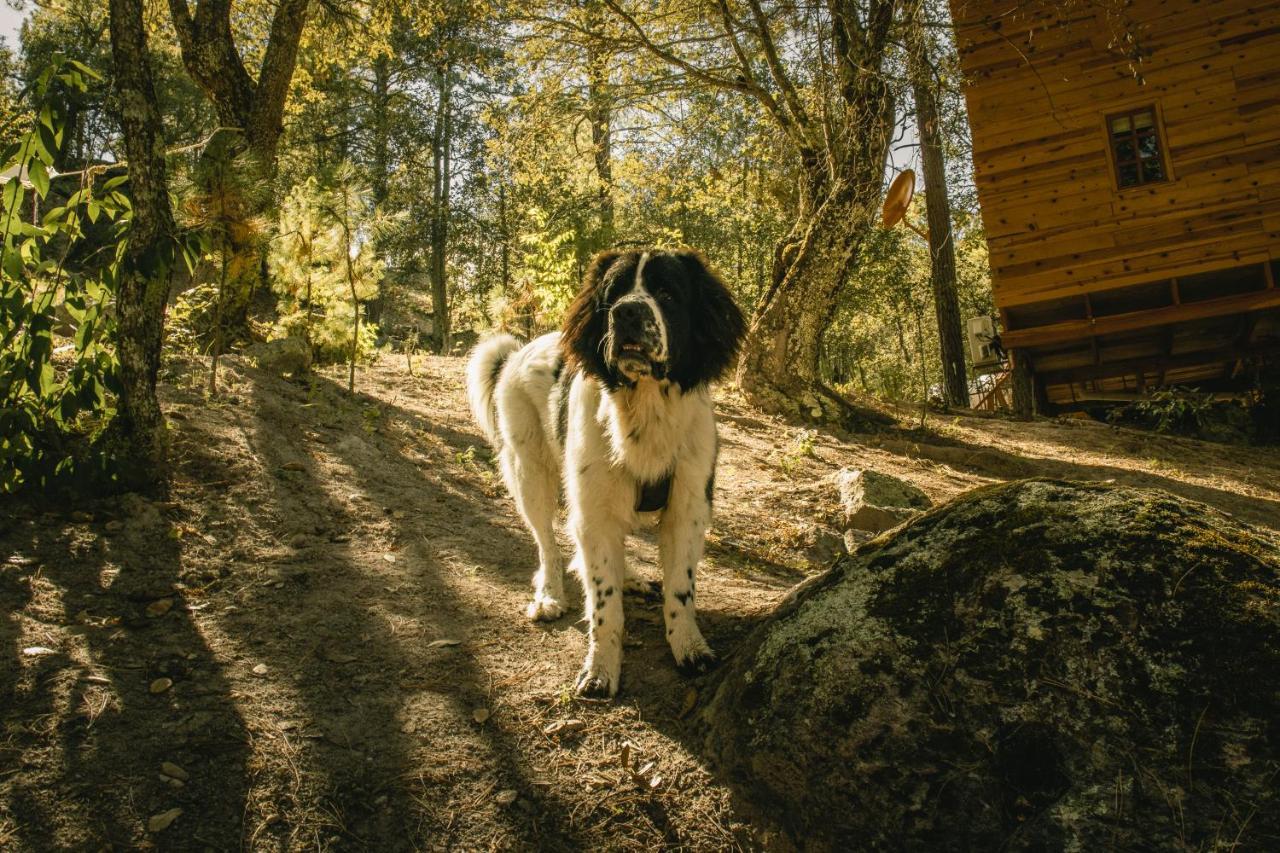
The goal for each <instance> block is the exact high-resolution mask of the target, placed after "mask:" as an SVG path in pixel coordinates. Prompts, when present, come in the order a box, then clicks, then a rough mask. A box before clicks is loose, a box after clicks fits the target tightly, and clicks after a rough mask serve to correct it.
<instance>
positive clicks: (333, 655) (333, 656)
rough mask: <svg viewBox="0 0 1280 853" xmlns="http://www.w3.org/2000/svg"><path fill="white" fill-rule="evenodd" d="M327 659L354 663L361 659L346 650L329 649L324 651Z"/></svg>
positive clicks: (333, 661)
mask: <svg viewBox="0 0 1280 853" xmlns="http://www.w3.org/2000/svg"><path fill="white" fill-rule="evenodd" d="M324 657H325V660H327V661H329V662H330V663H352V662H354V661H356V660H359V658H357V657H356V656H355V655H349V654H346V653H345V652H334V651H327V652H325V653H324Z"/></svg>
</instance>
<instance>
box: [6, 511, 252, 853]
mask: <svg viewBox="0 0 1280 853" xmlns="http://www.w3.org/2000/svg"><path fill="white" fill-rule="evenodd" d="M77 509H78V511H81V512H83V511H84V510H85V509H93V510H94V511H95V520H94V521H93V522H85V521H80V522H71V523H69V522H68V521H67V520H66V518H65V517H62V516H60V515H55V514H51V513H46V514H44V515H36V514H34V513H29V514H27V516H26V518H25V519H23V520H22V521H20V522H19V523H16V524H14V525H12V526H8V527H7V528H6V529H5V530H3V532H0V553H5V554H6V555H12V554H19V555H21V556H22V560H20V561H19V562H17V563H16V564H15V563H14V562H12V561H11V562H10V563H9V564H8V565H7V566H6V570H5V571H4V572H3V574H4V578H5V580H4V582H3V583H0V601H2V602H3V606H4V607H5V609H6V610H7V611H8V612H9V614H10V616H9V618H8V619H5V620H3V621H0V648H3V650H4V653H5V655H6V657H5V660H4V670H3V673H2V674H0V678H3V687H0V695H2V696H3V702H0V709H2V710H0V716H2V719H3V726H4V731H5V732H6V743H5V751H6V752H9V754H10V756H11V757H12V758H13V761H12V762H8V761H6V762H5V766H8V767H13V768H15V771H14V772H12V773H10V774H6V775H5V776H4V777H3V778H0V799H2V800H3V802H4V804H5V805H4V809H5V811H6V812H7V813H8V814H9V816H11V817H12V818H13V819H15V820H16V822H17V835H16V837H15V838H16V841H17V842H18V844H17V846H19V847H26V848H28V849H67V848H77V849H97V848H101V847H118V848H133V847H138V846H140V845H146V844H149V843H151V837H149V833H148V830H147V828H146V824H147V820H148V818H149V817H150V816H152V815H155V814H158V813H161V812H165V811H168V810H170V809H175V808H180V809H182V810H183V814H182V816H180V817H179V818H178V819H177V821H176V822H175V823H174V824H173V826H172V828H170V829H169V830H167V831H166V833H165V834H164V835H158V836H155V837H157V838H158V839H162V840H163V843H164V844H165V846H166V847H168V848H171V849H205V848H207V847H210V846H212V847H215V848H218V849H234V848H236V847H239V846H240V843H241V838H240V814H241V811H242V808H243V804H244V799H245V792H246V790H247V787H248V782H247V779H246V766H245V765H246V756H247V754H248V751H247V749H246V748H245V737H244V725H243V721H242V720H241V718H240V716H239V714H238V712H237V710H236V707H235V703H234V701H233V700H232V698H231V695H230V694H231V691H230V687H229V684H228V682H227V679H226V678H225V675H224V673H223V671H222V669H221V667H220V665H219V663H218V661H217V658H216V657H215V655H214V653H213V651H212V650H211V649H210V648H209V646H208V644H207V643H206V642H205V640H204V637H203V635H202V632H201V629H200V627H199V626H198V625H197V624H196V623H195V621H194V619H193V617H192V612H191V611H190V610H188V608H187V605H188V604H189V603H190V601H189V599H187V598H186V597H185V596H184V594H183V583H182V570H183V562H184V554H183V549H182V547H181V543H180V540H179V538H178V537H177V536H175V535H174V531H175V526H174V524H173V522H172V521H171V520H170V519H169V518H166V517H165V516H164V515H163V514H162V512H161V511H160V510H159V509H158V508H157V504H156V503H155V502H152V501H148V500H146V499H144V498H141V497H139V496H137V495H126V496H124V497H123V498H121V499H112V500H102V501H98V502H96V503H94V504H88V503H82V504H77ZM104 519H107V522H106V523H104ZM107 523H110V524H111V525H112V527H113V528H116V527H118V529H115V530H114V531H111V530H107V529H105V528H106V524H107ZM28 561H29V562H28ZM156 602H167V604H156ZM149 607H150V608H151V609H150V611H148V608H149ZM165 607H168V609H167V610H166V611H165V612H163V613H160V610H162V609H163V608H165ZM19 620H21V621H22V622H23V623H24V625H22V626H20V625H19ZM32 632H34V636H37V637H47V638H48V643H49V644H50V645H51V646H52V647H53V653H38V654H36V655H23V656H22V658H21V660H19V659H18V655H19V654H21V651H20V646H23V645H25V644H26V640H22V639H20V633H23V634H25V636H26V637H27V638H28V639H29V638H31V637H32V636H33V633H32ZM9 649H12V650H13V652H12V654H13V657H12V658H10V657H9ZM160 678H166V679H169V681H170V682H171V686H168V687H166V689H164V690H158V689H157V690H156V691H154V692H153V690H152V688H151V685H152V684H153V682H155V680H156V679H160ZM157 687H159V685H157ZM163 762H170V763H171V764H174V765H177V766H178V767H180V768H182V772H184V773H185V774H186V779H185V780H181V781H180V782H169V781H166V780H165V779H163V778H162V777H161V766H162V763H163Z"/></svg>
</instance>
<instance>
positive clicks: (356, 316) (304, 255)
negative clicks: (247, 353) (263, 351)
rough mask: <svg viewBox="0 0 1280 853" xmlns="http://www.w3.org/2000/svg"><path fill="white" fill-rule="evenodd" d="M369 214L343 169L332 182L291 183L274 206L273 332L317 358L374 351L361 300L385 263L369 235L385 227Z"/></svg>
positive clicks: (362, 193) (373, 292)
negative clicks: (304, 345) (305, 345)
mask: <svg viewBox="0 0 1280 853" xmlns="http://www.w3.org/2000/svg"><path fill="white" fill-rule="evenodd" d="M388 227H389V226H388V225H387V222H386V220H385V219H384V218H381V217H379V216H377V215H376V214H375V212H374V211H373V210H372V206H371V204H370V199H369V191H368V190H367V189H366V188H363V187H361V186H360V185H359V184H358V179H357V176H356V175H355V173H354V171H353V170H351V169H350V168H344V169H340V170H339V171H338V174H337V175H336V177H335V180H334V182H333V184H332V185H331V186H323V185H321V183H320V182H319V181H318V180H316V178H315V177H310V178H307V179H306V180H305V181H303V182H302V183H300V184H297V185H296V186H294V187H293V188H292V189H291V190H290V191H289V193H288V195H287V196H285V199H284V201H283V202H282V203H281V205H280V218H279V222H278V229H279V231H278V233H279V236H278V238H277V239H276V240H275V241H274V242H273V243H272V246H271V254H270V263H271V272H272V276H271V280H272V288H273V290H274V291H275V293H276V296H277V298H278V300H279V315H280V316H279V320H278V321H277V323H276V327H275V329H274V332H273V334H274V335H275V336H277V337H280V336H285V335H294V336H297V337H301V338H303V339H304V340H306V341H308V342H309V343H310V344H311V348H312V353H313V356H314V358H315V359H316V361H318V362H322V363H330V364H332V363H337V362H342V361H347V360H349V359H351V358H352V355H353V350H352V342H353V334H356V322H357V320H359V321H360V325H359V331H358V334H356V337H355V338H354V340H355V349H354V356H355V359H356V360H357V361H359V360H364V359H368V358H369V357H370V356H371V355H372V354H373V353H374V351H375V341H376V339H377V327H376V326H374V325H373V324H371V323H368V322H366V320H365V311H366V309H365V307H364V306H365V304H366V303H368V302H369V301H371V300H373V299H375V298H377V296H378V289H379V284H380V283H381V281H382V278H383V275H384V273H385V268H386V267H385V262H384V261H383V260H382V259H380V258H378V257H376V255H375V252H374V244H373V238H374V237H375V236H376V235H377V234H379V233H382V232H383V231H385V230H387V229H388Z"/></svg>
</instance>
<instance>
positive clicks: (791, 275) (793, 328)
mask: <svg viewBox="0 0 1280 853" xmlns="http://www.w3.org/2000/svg"><path fill="white" fill-rule="evenodd" d="M886 97H887V95H886ZM864 115H867V116H869V119H868V121H867V122H866V125H864V126H862V127H860V129H859V132H861V133H863V134H864V135H865V139H866V143H865V149H864V152H862V154H861V156H859V157H858V158H857V159H855V160H853V161H852V162H851V163H849V164H848V165H847V167H846V174H845V175H844V176H842V177H841V178H839V179H838V180H837V181H836V182H834V184H832V185H831V186H830V188H829V189H828V182H829V179H828V178H827V177H826V175H825V174H824V170H825V166H821V165H815V166H813V167H811V169H810V171H809V176H808V180H807V181H806V187H807V191H806V192H805V193H804V194H803V197H802V202H801V211H800V215H799V217H798V219H797V221H796V223H795V224H794V225H793V226H792V229H791V233H790V234H789V235H788V236H787V237H786V238H784V239H783V241H782V242H781V243H780V244H779V245H778V246H777V247H776V248H775V250H774V263H773V275H772V279H771V282H770V286H769V289H768V291H766V293H765V295H764V298H763V299H762V300H761V301H760V303H759V305H757V307H756V312H755V319H754V320H753V321H752V325H751V329H750V331H749V332H748V333H747V339H746V341H745V342H744V344H743V353H742V359H741V361H740V362H739V365H738V384H739V386H740V387H741V388H742V391H743V393H744V394H745V395H746V397H747V399H748V400H749V401H750V402H751V403H752V404H753V405H756V406H759V407H761V408H763V409H765V410H767V411H771V412H776V413H779V414H783V415H786V416H788V417H795V418H800V419H802V420H810V421H815V422H836V423H843V424H845V425H846V426H849V427H851V428H858V427H862V426H865V425H866V422H867V421H876V420H880V418H878V417H877V416H875V415H874V414H873V413H871V412H869V411H862V410H859V409H858V408H857V407H854V406H852V405H851V404H850V403H849V401H847V400H844V399H842V398H839V397H838V396H836V395H835V394H834V393H832V392H831V391H830V390H829V389H827V388H826V386H825V384H824V383H823V381H822V377H821V374H820V371H819V353H820V351H821V344H822V336H823V335H824V334H825V332H826V330H827V327H828V326H829V325H830V323H831V318H832V317H833V316H834V315H835V311H836V307H837V299H838V298H839V295H840V292H841V291H842V290H843V289H844V286H845V283H846V282H847V280H848V275H849V270H850V268H851V267H852V265H853V263H854V262H855V260H856V257H857V253H858V251H859V249H860V247H861V242H862V239H863V236H864V235H865V234H866V233H867V232H868V231H870V229H871V228H872V227H874V222H875V219H876V216H877V215H878V214H879V208H880V193H881V185H882V183H883V180H882V175H881V169H880V164H881V162H883V159H884V149H885V148H886V147H887V146H888V140H889V128H890V127H892V115H893V110H892V105H891V103H890V105H889V107H888V108H887V109H879V110H876V111H866V112H864ZM868 125H869V126H868Z"/></svg>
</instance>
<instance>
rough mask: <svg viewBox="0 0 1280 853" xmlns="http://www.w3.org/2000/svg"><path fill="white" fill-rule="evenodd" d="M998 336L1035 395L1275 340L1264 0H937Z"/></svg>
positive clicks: (1229, 369)
mask: <svg viewBox="0 0 1280 853" xmlns="http://www.w3.org/2000/svg"><path fill="white" fill-rule="evenodd" d="M951 11H952V15H953V19H954V23H955V33H956V44H957V47H958V49H959V53H960V61H961V66H962V68H963V70H964V74H965V87H966V88H965V97H966V100H967V102H968V108H969V123H970V125H971V127H972V132H973V165H974V177H975V181H976V184H977V190H978V199H979V202H980V203H981V206H982V218H983V223H984V225H985V227H986V234H987V243H988V246H989V248H990V255H991V272H992V280H993V287H994V297H995V303H996V306H997V307H998V309H999V314H1000V321H1001V326H1002V333H1001V341H1002V343H1003V345H1004V347H1005V348H1006V349H1007V350H1009V351H1010V352H1011V353H1012V355H1013V359H1014V364H1015V375H1018V374H1021V376H1022V377H1023V378H1024V380H1025V379H1030V380H1031V383H1032V384H1033V386H1034V393H1035V397H1036V399H1037V401H1038V403H1039V405H1040V406H1041V407H1042V408H1052V407H1054V406H1071V405H1076V406H1082V405H1087V404H1088V403H1089V402H1090V401H1096V400H1106V399H1125V398H1132V397H1133V396H1135V395H1138V394H1142V393H1145V392H1146V391H1149V390H1152V389H1154V388H1156V387H1160V386H1165V385H1171V384H1189V385H1194V386H1196V387H1199V388H1201V389H1203V390H1212V389H1230V388H1241V387H1245V386H1246V385H1247V384H1248V383H1250V382H1252V381H1255V380H1256V378H1257V373H1258V371H1260V370H1270V371H1274V370H1276V369H1277V368H1276V365H1277V361H1278V360H1280V359H1277V353H1278V351H1280V288H1278V287H1277V284H1276V282H1277V279H1278V278H1280V2H1263V1H1262V0H1199V2H1196V0H1110V2H1102V3H1097V2H1065V3H1064V2H1049V0H951Z"/></svg>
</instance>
